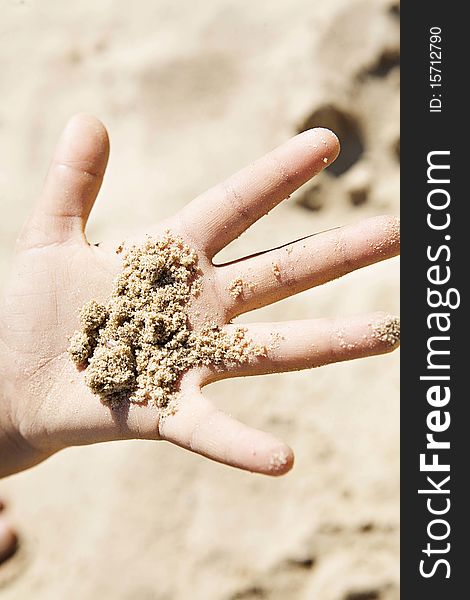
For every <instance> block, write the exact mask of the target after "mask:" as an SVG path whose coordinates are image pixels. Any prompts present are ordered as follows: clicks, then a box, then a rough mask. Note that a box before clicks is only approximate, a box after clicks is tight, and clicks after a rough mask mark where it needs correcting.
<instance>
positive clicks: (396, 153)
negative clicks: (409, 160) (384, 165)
mask: <svg viewBox="0 0 470 600" xmlns="http://www.w3.org/2000/svg"><path fill="white" fill-rule="evenodd" d="M392 150H393V154H394V156H395V158H396V159H397V161H398V162H400V138H398V139H396V140H395V142H394V143H393V147H392Z"/></svg>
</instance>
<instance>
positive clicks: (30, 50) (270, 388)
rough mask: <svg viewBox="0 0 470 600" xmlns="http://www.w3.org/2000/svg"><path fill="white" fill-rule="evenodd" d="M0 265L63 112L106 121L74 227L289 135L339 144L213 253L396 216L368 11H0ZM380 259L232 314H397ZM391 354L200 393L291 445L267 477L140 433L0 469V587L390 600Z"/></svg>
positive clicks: (159, 5) (339, 2)
mask: <svg viewBox="0 0 470 600" xmlns="http://www.w3.org/2000/svg"><path fill="white" fill-rule="evenodd" d="M0 6H1V18H0V90H1V95H2V100H1V102H0V198H1V201H2V206H3V217H2V219H0V240H1V242H0V243H1V247H0V274H1V275H2V276H4V274H5V272H6V269H7V266H8V260H9V255H10V252H11V248H12V245H13V243H14V240H15V238H16V235H17V232H18V230H19V227H20V226H21V224H22V221H23V220H24V218H25V216H26V214H27V213H28V210H29V209H30V207H31V205H32V202H33V201H34V199H35V197H36V196H37V194H38V193H39V190H40V188H41V184H42V181H43V178H44V175H45V173H46V170H47V166H48V162H49V160H50V157H51V153H52V151H53V147H54V144H55V141H56V138H57V137H58V135H59V133H60V130H61V128H62V127H63V125H64V123H65V121H66V120H67V118H68V117H69V116H70V115H71V114H74V113H75V112H82V111H85V112H90V113H93V114H95V115H96V116H98V117H99V118H100V119H101V120H102V121H103V122H104V123H105V124H106V126H107V127H108V129H109V134H110V139H111V157H110V162H109V168H108V172H107V175H106V178H105V182H104V185H103V189H102V191H101V193H100V196H99V198H98V201H97V204H96V207H95V208H94V210H93V216H92V218H91V221H90V226H89V229H88V236H89V238H90V240H92V241H94V242H95V241H96V242H99V241H101V240H104V239H106V237H107V236H110V235H111V233H112V234H113V237H116V236H118V235H119V234H120V233H121V232H128V231H129V230H132V229H135V228H140V227H141V226H142V225H143V224H145V223H149V222H156V221H158V220H160V219H162V218H164V217H167V216H169V215H171V214H172V213H173V212H175V210H177V209H178V208H180V207H181V206H183V205H184V204H186V203H187V202H188V201H190V200H191V199H192V198H193V197H195V196H196V195H197V194H198V193H200V192H201V191H203V190H205V189H206V188H208V187H209V186H211V185H213V184H214V183H216V182H217V181H219V180H220V179H222V178H224V177H226V176H228V175H230V174H231V173H232V172H234V171H236V170H237V169H239V168H241V167H242V166H244V165H245V164H247V163H249V162H250V161H252V160H253V159H255V158H257V157H258V156H261V155H262V154H264V153H265V152H267V151H269V150H270V149H272V148H273V147H275V146H276V145H278V144H280V143H282V142H283V141H284V140H286V139H287V138H289V137H290V136H292V135H295V134H296V133H297V132H299V131H302V130H303V129H305V128H307V127H312V126H317V125H318V126H326V127H329V128H331V129H333V130H335V131H336V133H337V134H338V136H339V138H340V141H341V143H342V147H343V153H342V155H341V158H340V159H338V161H337V163H335V165H333V167H332V169H327V170H326V171H325V172H324V173H322V174H321V175H320V176H319V177H318V178H316V179H314V180H312V181H311V182H309V183H307V184H306V185H305V186H303V187H302V188H301V189H300V190H299V191H298V192H296V193H295V194H293V195H292V197H291V198H289V199H288V200H286V201H285V202H283V203H282V204H281V205H280V206H279V207H278V208H276V209H275V210H273V211H272V212H271V213H270V214H269V215H268V216H267V217H265V218H263V219H262V220H261V221H260V222H258V223H257V224H256V225H254V226H253V227H252V228H251V229H250V230H249V231H248V232H247V233H246V234H244V235H242V236H241V237H240V238H239V239H238V240H236V242H234V243H232V244H231V245H230V246H229V247H228V248H227V249H225V250H224V251H223V252H222V253H221V254H220V255H219V256H218V261H224V260H231V259H234V258H236V257H239V256H242V255H246V254H249V253H252V252H256V251H259V250H263V249H266V248H269V247H274V246H276V245H280V244H283V243H286V242H288V241H291V240H294V239H297V238H300V237H302V236H306V235H309V234H311V233H314V232H318V231H323V230H327V229H330V228H333V227H337V226H339V225H343V224H347V223H354V222H357V221H359V220H361V219H363V218H366V217H369V216H374V215H379V214H392V215H397V214H398V213H399V148H400V140H399V122H398V119H399V99H398V90H399V67H398V61H399V37H398V36H399V28H398V17H399V7H398V4H397V3H396V2H393V1H391V0H353V1H350V0H349V1H348V0H330V2H320V1H319V0H316V1H315V0H314V1H312V0H309V1H307V0H280V1H278V2H268V1H267V0H260V1H259V2H256V3H245V2H235V1H230V0H205V1H204V2H203V3H200V4H198V5H197V6H196V5H195V4H194V3H192V2H188V1H187V0H183V1H182V2H177V3H175V2H170V1H169V0H158V1H157V2H155V1H152V0H141V1H140V2H138V3H133V4H129V3H128V2H125V1H124V0H105V1H102V2H100V3H97V2H93V1H92V0H82V2H80V3H65V2H60V1H59V0H43V1H41V2H34V1H33V0H24V1H19V0H2V1H1V2H0ZM398 269H399V261H398V259H393V260H390V261H386V262H384V263H381V264H378V265H375V266H372V267H368V268H366V269H363V270H361V271H357V272H355V273H352V274H350V275H347V276H346V277H344V278H342V279H340V280H337V281H334V282H332V283H329V284H326V285H324V286H321V287H319V288H316V289H312V290H309V291H307V292H303V293H302V294H299V295H297V296H295V297H292V298H290V299H288V300H284V301H282V302H279V303H277V304H274V305H271V306H269V307H266V308H263V309H260V310H258V311H255V312H253V313H250V314H248V315H245V316H243V317H242V318H240V319H239V322H241V323H244V322H251V321H276V320H288V319H307V318H313V317H327V316H337V315H348V314H356V313H365V312H372V311H376V310H381V311H386V312H390V313H392V314H398V313H399V306H398ZM398 366H399V352H395V353H392V354H390V355H386V356H380V357H373V358H367V359H361V360H358V361H355V362H350V363H343V364H336V365H330V366H327V367H323V368H320V369H315V370H311V371H306V372H300V373H289V374H282V375H269V376H263V377H253V378H245V379H239V380H232V381H230V380H227V381H224V382H220V383H217V384H214V385H211V386H209V387H208V388H206V393H207V395H208V396H209V397H210V398H211V399H212V400H213V401H214V402H215V403H216V404H217V405H218V406H220V407H221V408H223V409H224V410H226V411H227V412H229V413H230V414H232V415H234V416H236V417H237V418H239V419H240V420H242V421H244V422H246V423H249V424H250V425H252V426H255V427H259V428H261V429H265V430H267V431H270V432H272V433H274V434H275V435H277V436H279V437H281V438H282V439H284V440H286V442H287V443H288V444H289V445H290V446H291V447H292V448H293V449H294V451H295V454H296V464H295V466H294V469H293V471H292V472H290V473H289V474H288V475H286V476H285V477H281V478H279V479H271V478H268V477H264V476H261V475H253V474H249V473H245V472H241V471H237V470H235V469H229V468H227V467H224V466H221V465H219V464H216V463H214V462H210V461H208V460H206V459H203V458H201V457H199V456H195V455H193V454H190V453H188V452H186V451H184V450H181V449H178V448H176V447H174V446H170V445H169V444H166V443H164V442H143V441H130V442H116V443H108V444H102V445H98V446H93V447H86V448H71V449H68V450H65V451H63V452H61V453H60V454H58V455H55V456H53V457H52V458H50V459H49V460H47V461H46V462H45V463H43V464H41V465H39V466H38V467H35V468H34V469H32V470H30V471H27V472H24V473H21V474H19V475H15V476H13V477H10V478H8V479H5V480H2V481H0V497H1V498H2V499H4V500H5V502H6V503H8V513H9V515H10V516H11V518H12V519H13V520H14V522H15V524H16V526H17V528H18V531H19V533H20V536H21V539H20V548H19V551H18V552H17V554H16V555H15V556H14V557H13V558H12V559H11V560H9V561H8V562H7V563H5V564H4V565H2V566H0V596H1V597H2V599H4V600H23V599H25V600H29V599H31V598H34V600H55V599H58V600H59V599H63V598H67V599H69V600H85V599H86V600H98V599H108V598H113V599H116V600H131V599H132V600H189V599H191V600H258V599H267V600H315V599H320V600H396V599H397V598H398V597H399V589H398V581H399V566H398V552H399V531H398V527H399V398H398V389H399V373H398Z"/></svg>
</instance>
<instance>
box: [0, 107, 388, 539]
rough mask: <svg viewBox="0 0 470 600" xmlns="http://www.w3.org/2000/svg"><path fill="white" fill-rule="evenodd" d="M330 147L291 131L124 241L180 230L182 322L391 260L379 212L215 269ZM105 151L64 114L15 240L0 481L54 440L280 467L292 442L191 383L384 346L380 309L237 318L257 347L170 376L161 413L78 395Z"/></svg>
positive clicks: (101, 269)
mask: <svg viewBox="0 0 470 600" xmlns="http://www.w3.org/2000/svg"><path fill="white" fill-rule="evenodd" d="M338 152H339V143H338V140H337V138H336V136H335V135H334V134H332V133H331V132H330V131H328V130H325V129H313V130H309V131H307V132H304V133H302V134H299V135H297V136H296V137H294V138H292V139H291V140H289V141H288V142H286V143H285V144H283V145H282V146H280V147H279V148H277V149H275V150H274V151H272V152H271V153H269V154H267V155H266V156H264V157H263V158H261V159H259V160H258V161H256V162H254V163H252V164H251V165H249V166H248V167H246V168H245V169H243V170H241V171H240V172H238V173H236V174H235V175H234V176H232V177H231V178H229V179H228V180H227V181H225V182H224V183H221V184H219V185H217V186H215V187H214V188H212V189H210V190H208V191H207V192H205V193H203V194H201V195H200V196H198V197H197V198H196V199H195V200H193V201H192V202H191V203H190V204H188V205H187V206H186V207H185V208H183V209H182V210H181V211H180V212H178V213H177V214H176V215H175V216H174V217H172V218H171V219H169V220H167V221H165V222H164V223H161V224H159V225H155V226H154V227H148V226H147V227H145V229H144V230H143V231H142V234H141V235H140V236H139V235H137V236H136V235H134V234H133V235H132V237H130V238H129V240H127V241H130V242H132V243H136V242H137V243H138V242H139V241H143V240H144V239H145V236H146V234H150V235H152V236H156V237H158V236H159V235H162V234H163V232H164V231H165V230H168V229H169V230H170V231H171V232H172V233H173V234H174V235H177V236H180V237H181V238H183V240H184V241H185V242H186V243H187V244H188V245H189V246H191V247H192V248H194V249H195V250H196V251H197V253H198V257H199V258H198V261H199V268H200V269H201V278H202V283H203V285H202V290H201V294H200V296H199V297H198V299H197V300H196V301H195V302H194V303H193V305H191V306H190V307H189V319H190V322H191V323H192V325H193V327H194V328H196V329H197V327H198V326H199V325H200V324H201V323H202V322H203V321H204V320H207V319H209V320H211V321H215V322H216V323H218V324H219V325H221V326H227V327H232V325H230V324H229V323H230V321H231V319H233V318H234V317H235V316H237V315H240V314H242V313H245V312H247V311H250V310H253V309H255V308H258V307H261V306H264V305H267V304H270V303H272V302H275V301H278V300H281V299H282V298H285V297H287V296H290V295H292V294H294V293H298V292H300V291H302V290H305V289H308V288H311V287H314V286H316V285H320V284H322V283H325V282H327V281H329V280H332V279H334V278H336V277H339V276H341V275H344V274H346V273H348V272H350V271H353V270H355V269H358V268H361V267H364V266H367V265H370V264H372V263H375V262H378V261H380V260H384V259H387V258H390V257H393V256H395V255H396V254H398V252H399V239H398V235H397V230H398V229H397V221H396V219H395V218H394V217H388V216H385V217H376V218H372V219H368V220H366V221H363V222H360V223H358V224H354V225H348V226H345V227H342V228H338V229H335V230H331V231H329V232H325V233H322V234H318V235H313V236H311V237H308V238H305V239H303V240H299V241H297V242H292V243H291V244H289V245H287V246H285V247H282V248H280V249H275V250H271V251H266V252H265V253H262V254H259V255H256V256H252V257H246V258H244V259H241V260H239V261H236V262H234V263H230V264H226V265H223V264H222V265H221V264H216V262H215V256H216V254H217V253H218V252H219V251H220V250H221V249H222V248H224V247H225V246H226V245H227V244H229V243H230V242H231V241H232V240H234V239H235V238H237V237H238V236H239V235H240V234H241V233H242V232H243V231H245V230H246V229H247V228H248V227H249V226H250V225H251V224H253V223H254V222H255V221H257V220H258V219H259V218H260V217H262V216H263V215H264V214H266V213H267V212H268V211H270V210H271V209H272V208H274V206H276V205H277V204H278V203H279V202H281V201H282V200H284V199H285V198H287V197H288V196H289V195H290V194H291V193H292V192H293V191H295V190H296V189H297V188H298V187H299V186H300V185H302V184H303V183H305V182H306V181H308V180H309V179H310V178H311V177H313V176H314V175H316V174H317V173H318V172H319V171H321V170H322V169H323V168H325V167H327V166H328V165H329V164H330V163H331V162H333V160H334V159H335V158H336V156H337V154H338ZM108 154H109V142H108V136H107V133H106V130H105V128H104V126H103V125H102V124H101V123H100V122H99V121H98V120H97V119H95V118H94V117H92V116H90V115H77V116H75V117H73V118H72V119H71V120H70V121H69V123H68V124H67V126H66V128H65V130H64V132H63V134H62V137H61V139H60V141H59V144H58V146H57V149H56V151H55V155H54V159H53V161H52V164H51V167H50V169H49V172H48V175H47V177H46V181H45V185H44V189H43V191H42V193H41V194H40V197H39V198H38V200H37V201H36V203H35V205H34V208H33V210H32V212H31V214H30V217H29V219H28V220H27V222H26V223H25V225H24V227H23V229H22V231H21V233H20V235H19V237H18V240H17V244H16V249H15V256H14V260H13V264H12V268H11V274H10V277H9V279H8V281H7V282H6V285H5V288H4V295H3V301H2V304H1V312H0V361H1V362H0V364H1V372H2V384H1V385H2V388H1V392H0V393H1V406H0V457H1V459H0V476H6V475H9V474H12V473H16V472H18V471H21V470H24V469H27V468H29V467H31V466H33V465H35V464H37V463H39V462H41V461H43V460H44V459H46V458H47V457H49V456H51V455H52V454H54V453H55V452H57V451H59V450H61V449H63V448H66V447H68V446H77V445H85V444H93V443H97V442H103V441H109V440H118V439H130V438H144V439H153V440H166V441H169V442H173V443H174V444H177V445H179V446H182V447H184V448H187V449H189V450H192V451H193V452H196V453H198V454H201V455H203V456H206V457H209V458H211V459H213V460H216V461H219V462H222V463H225V464H227V465H231V466H235V467H238V468H241V469H245V470H248V471H252V472H257V473H264V474H268V475H281V474H283V473H286V472H287V471H289V470H290V469H291V467H292V465H293V460H294V459H293V453H292V450H291V449H290V448H289V447H288V446H287V445H286V444H285V443H283V442H282V441H280V440H278V439H277V438H275V437H274V436H273V435H271V434H269V433H265V432H262V431H258V430H256V429H253V428H251V427H249V426H247V425H244V424H242V423H240V422H238V421H237V420H235V419H234V418H232V417H230V416H228V415H226V414H224V413H223V412H221V411H220V410H218V409H217V408H216V407H215V406H213V405H212V404H211V403H210V402H209V401H208V400H207V399H206V398H205V397H204V395H203V393H202V392H201V388H202V387H203V386H204V385H205V384H207V383H210V382H211V381H214V380H216V379H219V378H225V377H230V376H244V375H253V374H262V373H268V372H280V371H288V370H297V369H305V368H310V367H315V366H320V365H323V364H327V363H332V362H337V361H344V360H349V359H353V358H360V357H365V356H371V355H375V354H382V353H385V352H389V351H391V350H393V349H394V348H395V347H396V344H395V343H389V342H387V341H384V340H383V339H380V338H379V337H377V336H374V335H373V326H372V325H373V323H375V322H377V321H378V320H380V319H383V315H379V314H375V315H360V316H356V317H354V318H352V317H348V318H344V319H340V318H336V319H331V320H330V319H321V320H316V319H311V320H306V321H297V322H296V321H293V322H290V323H274V324H273V323H259V324H253V325H251V324H250V325H249V326H247V332H246V335H247V336H248V337H250V338H251V339H253V341H254V342H256V343H257V344H262V345H266V346H267V348H268V352H267V355H266V356H263V357H259V358H258V359H255V360H253V361H251V362H249V363H248V364H245V365H240V366H238V367H237V368H236V369H235V368H233V367H230V368H229V367H227V368H226V369H217V370H215V369H210V368H194V369H192V370H190V371H189V372H187V373H186V374H185V375H184V376H183V379H182V381H181V386H180V393H179V398H178V408H177V410H176V412H175V413H174V414H159V411H158V409H156V408H155V407H152V406H143V405H135V404H131V405H129V406H126V407H123V408H122V409H117V410H111V409H110V408H109V406H107V405H105V404H103V403H102V402H100V400H99V398H97V397H96V396H94V395H93V394H92V393H91V392H90V391H89V389H88V388H87V386H86V385H85V382H84V373H83V372H81V371H79V370H77V368H76V367H75V366H74V364H73V363H72V362H71V361H70V359H69V357H68V354H67V347H68V339H69V337H70V335H71V334H72V333H73V331H74V330H75V329H76V328H77V326H78V317H77V315H78V311H79V309H80V307H81V306H82V305H83V304H84V303H85V302H87V301H89V300H90V299H92V298H96V299H98V300H100V301H106V297H107V295H108V294H109V292H110V290H111V286H112V280H113V278H114V276H115V275H116V273H117V272H118V270H119V265H120V256H119V255H117V254H116V252H115V249H116V247H117V246H118V245H119V244H120V243H121V242H122V239H115V240H108V241H105V242H103V243H100V244H99V245H98V246H97V245H94V244H93V243H90V242H89V241H88V240H87V237H86V233H85V228H86V223H87V220H88V217H89V215H90V211H91V209H92V206H93V204H94V202H95V199H96V197H97V194H98V191H99V189H100V186H101V182H102V179H103V176H104V172H105V169H106V164H107V160H108ZM238 277H240V278H241V279H242V280H243V281H244V282H248V285H245V286H244V287H243V292H242V293H241V294H239V295H236V294H233V293H231V292H230V286H231V284H232V283H233V281H234V279H236V278H238ZM273 334H274V335H273ZM273 339H275V342H276V343H273ZM0 530H1V525H0ZM0 537H1V535H0Z"/></svg>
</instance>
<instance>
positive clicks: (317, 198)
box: [296, 183, 325, 212]
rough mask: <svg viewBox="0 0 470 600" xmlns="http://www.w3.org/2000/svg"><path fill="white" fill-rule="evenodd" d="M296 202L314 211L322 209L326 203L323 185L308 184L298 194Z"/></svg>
mask: <svg viewBox="0 0 470 600" xmlns="http://www.w3.org/2000/svg"><path fill="white" fill-rule="evenodd" d="M296 203H297V204H298V205H299V206H303V207H304V208H308V210H313V211H314V212H317V211H319V210H321V209H322V208H323V207H324V204H325V201H324V196H323V194H322V186H321V185H319V184H318V183H314V184H312V185H310V186H308V187H307V188H306V189H305V190H302V192H301V193H300V194H299V195H298V197H297V200H296Z"/></svg>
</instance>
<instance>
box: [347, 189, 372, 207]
mask: <svg viewBox="0 0 470 600" xmlns="http://www.w3.org/2000/svg"><path fill="white" fill-rule="evenodd" d="M368 195H369V190H368V189H367V188H358V189H355V190H351V191H350V192H349V199H350V200H351V204H352V205H353V206H362V205H363V204H365V203H366V202H367V198H368Z"/></svg>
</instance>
